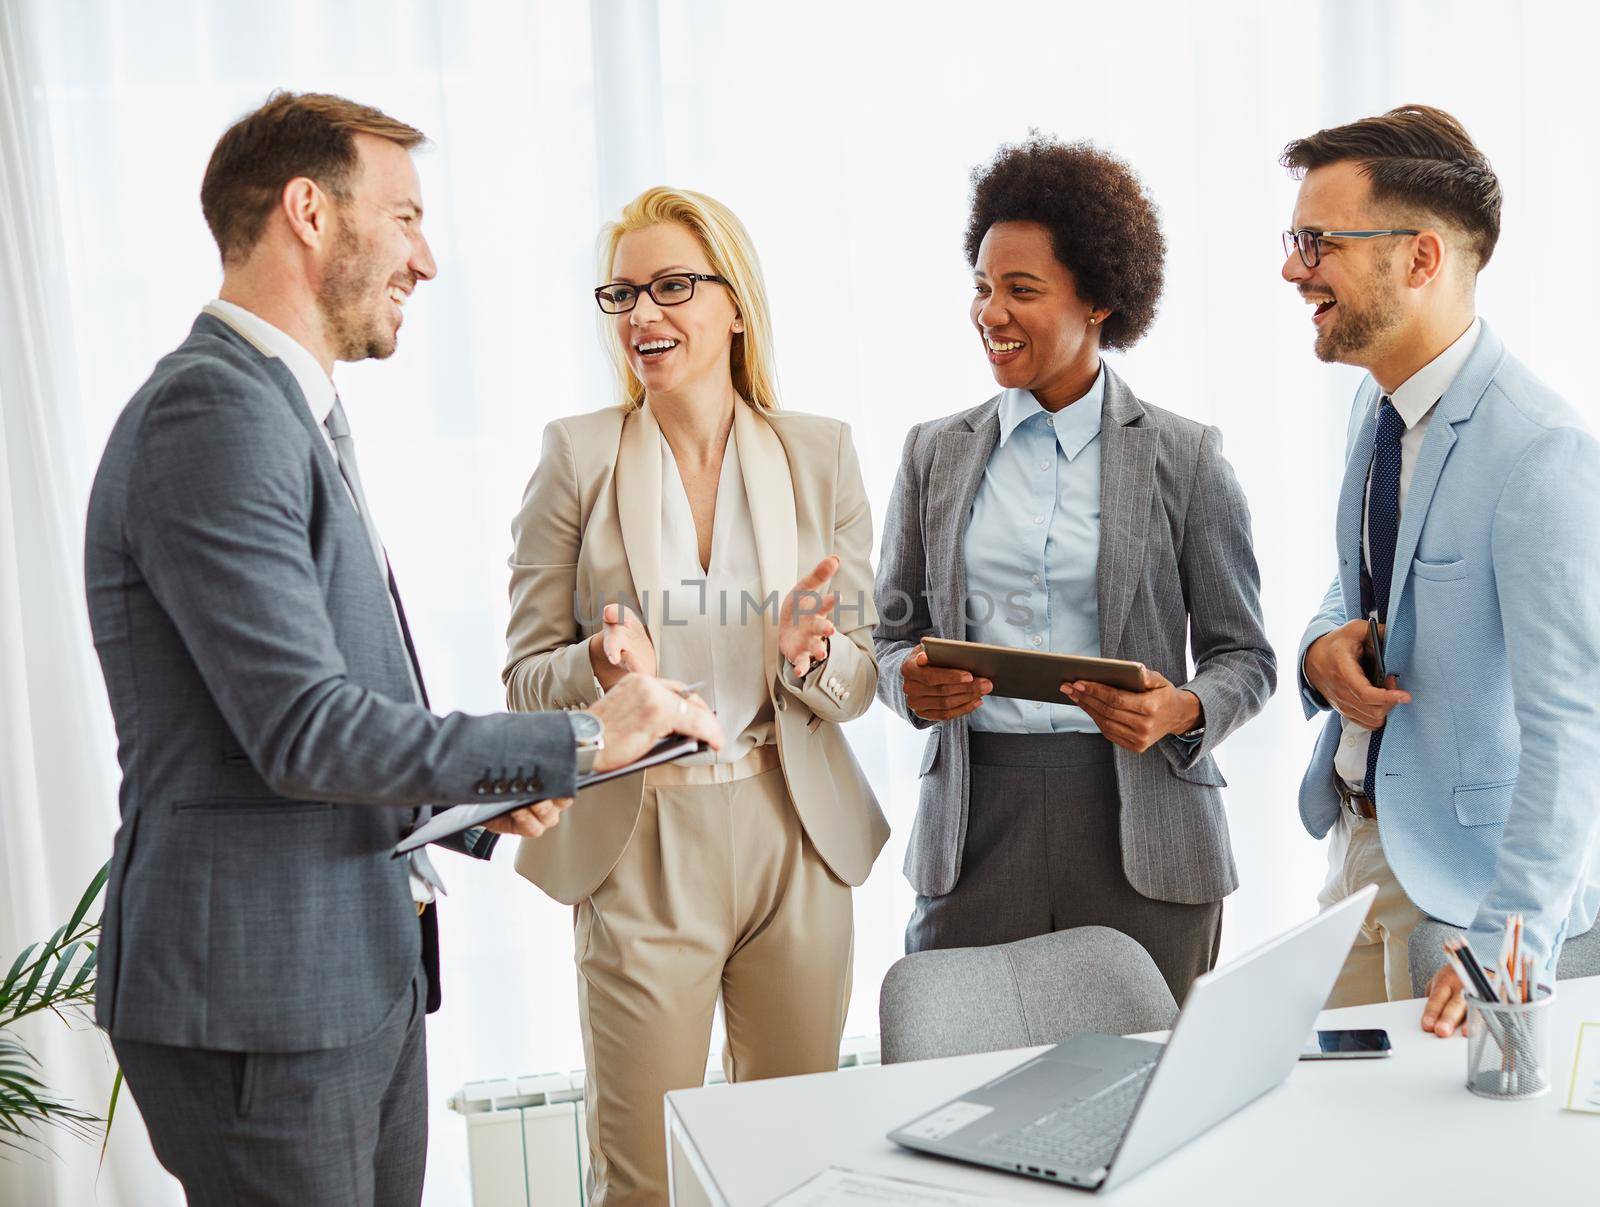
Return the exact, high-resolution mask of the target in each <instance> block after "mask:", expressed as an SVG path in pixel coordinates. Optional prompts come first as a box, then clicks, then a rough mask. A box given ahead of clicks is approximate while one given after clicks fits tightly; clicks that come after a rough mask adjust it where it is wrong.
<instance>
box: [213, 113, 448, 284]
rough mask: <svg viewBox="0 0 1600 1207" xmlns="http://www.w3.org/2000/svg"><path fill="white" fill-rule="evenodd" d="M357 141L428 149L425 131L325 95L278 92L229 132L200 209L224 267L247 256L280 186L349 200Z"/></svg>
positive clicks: (218, 148)
mask: <svg viewBox="0 0 1600 1207" xmlns="http://www.w3.org/2000/svg"><path fill="white" fill-rule="evenodd" d="M357 134H375V135H377V136H378V137H379V138H387V139H388V140H389V141H390V142H393V143H399V144H400V145H401V146H402V147H404V148H405V149H406V150H408V151H409V150H411V149H412V148H414V147H418V146H421V145H422V144H423V143H425V142H427V136H426V135H424V134H423V133H422V131H421V130H418V129H416V128H415V127H412V126H408V125H406V124H405V123H404V122H402V121H396V120H395V119H394V118H392V117H390V116H389V115H388V114H387V113H384V112H383V111H382V110H380V109H374V108H373V107H372V106H371V105H361V104H357V103H356V102H355V101H350V100H346V99H345V98H344V97H342V96H332V95H330V94H329V93H326V92H298V93H297V92H283V91H278V92H274V93H273V94H272V95H271V96H269V97H267V101H266V104H264V105H262V106H261V108H259V109H257V110H255V111H254V112H253V113H247V114H245V115H244V116H243V117H241V118H240V119H239V120H238V121H236V122H234V123H233V125H231V126H229V127H228V130H227V133H225V134H224V135H223V136H222V137H221V138H220V139H218V140H217V146H216V150H214V151H212V152H211V162H210V163H209V164H207V165H206V175H205V180H204V181H202V182H201V185H200V209H201V211H202V212H203V213H204V214H205V216H206V225H207V226H209V227H210V228H211V236H212V238H214V239H215V240H216V241H217V249H218V250H219V251H220V252H221V253H222V262H223V264H224V265H227V264H231V263H237V262H239V261H242V260H244V259H246V258H248V257H249V255H250V253H251V251H252V250H254V248H255V245H256V243H257V242H259V241H260V239H261V231H262V228H263V227H265V226H266V222H267V216H268V215H269V214H271V213H272V207H273V206H275V205H277V204H278V198H279V197H280V196H281V195H282V193H283V186H284V185H286V184H288V183H289V182H290V181H291V180H293V179H295V178H296V177H298V176H305V177H308V178H310V179H311V180H314V181H316V182H317V184H319V185H320V186H321V187H322V188H324V189H326V190H327V191H328V193H330V194H331V195H332V196H333V198H334V199H335V200H336V201H340V202H344V201H349V200H350V177H351V173H352V172H353V171H354V170H355V167H356V164H357V163H358V162H359V155H358V153H357V151H356V141H355V136H356V135H357Z"/></svg>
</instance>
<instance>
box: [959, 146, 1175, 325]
mask: <svg viewBox="0 0 1600 1207" xmlns="http://www.w3.org/2000/svg"><path fill="white" fill-rule="evenodd" d="M998 222H1037V223H1038V224H1039V225H1040V226H1042V227H1044V228H1045V229H1046V230H1047V231H1049V232H1050V245H1051V248H1052V249H1053V250H1054V252H1055V256H1056V259H1057V260H1058V261H1060V263H1061V264H1062V265H1063V266H1064V267H1065V268H1066V269H1067V271H1068V272H1070V273H1071V274H1072V280H1073V284H1074V286H1075V287H1076V288H1077V291H1078V297H1079V298H1081V299H1082V300H1083V301H1085V302H1087V303H1089V305H1091V306H1096V307H1101V306H1103V307H1104V308H1105V309H1107V310H1109V311H1111V313H1110V314H1109V315H1107V316H1106V321H1105V324H1104V325H1103V326H1102V327H1101V328H1100V343H1101V345H1102V346H1103V347H1106V348H1131V347H1133V345H1134V344H1136V343H1138V342H1139V339H1140V337H1141V336H1143V335H1144V333H1145V332H1146V331H1147V330H1149V328H1150V324H1151V323H1152V322H1154V321H1155V317H1156V307H1157V305H1158V304H1159V303H1160V301H1161V285H1162V278H1163V266H1164V263H1165V260H1166V253H1167V244H1166V240H1165V239H1163V238H1162V237H1161V221H1160V218H1159V216H1158V215H1157V213H1156V207H1155V204H1154V203H1153V202H1152V201H1151V200H1150V198H1149V196H1148V195H1147V194H1146V193H1145V191H1144V186H1143V185H1141V184H1140V183H1139V178H1138V177H1137V176H1135V175H1134V173H1133V169H1132V168H1130V167H1129V166H1128V165H1127V164H1125V163H1123V162H1122V160H1120V159H1118V158H1117V157H1116V156H1115V155H1112V154H1111V153H1110V152H1109V151H1102V150H1101V149H1100V148H1099V147H1096V146H1095V145H1093V144H1092V143H1087V142H1071V143H1063V142H1058V141H1057V140H1055V139H1053V138H1049V137H1047V136H1046V135H1043V134H1040V133H1039V131H1037V130H1032V131H1029V133H1028V137H1027V139H1026V140H1025V141H1023V142H1020V143H1012V144H1007V145H1004V146H1002V147H1001V148H1000V150H999V151H998V152H997V153H996V154H995V157H994V159H993V160H991V161H990V162H989V163H988V164H987V165H985V166H983V167H981V168H978V169H976V170H974V171H973V173H972V212H971V213H970V214H969V215H968V217H967V236H966V253H967V263H968V264H977V262H978V248H979V246H980V245H982V243H983V237H984V235H986V234H988V233H989V228H990V227H991V226H994V225H995V224H996V223H998Z"/></svg>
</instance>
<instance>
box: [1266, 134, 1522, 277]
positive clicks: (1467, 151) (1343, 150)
mask: <svg viewBox="0 0 1600 1207" xmlns="http://www.w3.org/2000/svg"><path fill="white" fill-rule="evenodd" d="M1350 161H1354V162H1356V163H1358V164H1360V165H1361V171H1362V172H1363V174H1365V176H1366V177H1367V179H1368V180H1369V181H1371V182H1372V198H1373V200H1374V201H1377V202H1380V203H1383V202H1390V203H1394V204H1397V205H1400V206H1411V207H1415V208H1416V209H1418V210H1421V211H1423V212H1424V213H1427V214H1429V215H1431V216H1433V217H1435V218H1442V219H1444V220H1445V221H1446V222H1449V223H1451V224H1453V225H1455V226H1458V227H1460V228H1461V229H1462V230H1464V231H1465V232H1466V233H1467V235H1468V237H1469V238H1470V239H1471V242H1472V251H1473V253H1474V254H1475V255H1476V256H1477V258H1478V269H1479V270H1480V271H1481V270H1482V268H1483V266H1484V265H1485V264H1487V263H1488V262H1489V257H1490V256H1491V255H1493V254H1494V246H1495V244H1496V243H1497V242H1499V240H1500V201H1501V197H1500V178H1499V177H1498V176H1496V175H1495V174H1494V169H1493V168H1492V167H1490V166H1489V160H1488V157H1487V156H1485V155H1484V153H1483V152H1482V151H1480V150H1478V148H1477V146H1476V145H1475V144H1474V143H1473V141H1472V139H1471V138H1470V137H1469V136H1468V135H1467V131H1466V128H1465V127H1463V126H1462V124H1461V123H1460V122H1459V121H1457V120H1456V119H1455V118H1454V117H1452V116H1451V115H1450V114H1448V113H1446V112H1445V111H1444V110H1443V109H1436V108H1434V107H1433V106H1432V105H1401V106H1400V107H1399V108H1398V109H1391V110H1389V112H1387V113H1385V114H1383V115H1382V116H1381V117H1364V118H1362V119H1361V120H1360V121H1357V122H1350V123H1349V124H1348V125H1344V126H1331V127H1329V128H1328V129H1326V130H1318V131H1317V132H1316V133H1315V134H1313V135H1310V136H1309V137H1307V138H1297V139H1295V140H1294V141H1293V142H1292V143H1290V144H1289V145H1288V146H1287V147H1285V148H1284V149H1283V156H1282V158H1281V160H1280V162H1281V163H1282V164H1283V166H1284V167H1286V168H1288V169H1289V170H1290V171H1291V172H1293V173H1294V174H1295V176H1296V177H1301V176H1304V175H1305V174H1306V173H1307V172H1309V171H1311V170H1312V169H1313V168H1323V167H1327V166H1328V165H1329V164H1335V163H1345V162H1350Z"/></svg>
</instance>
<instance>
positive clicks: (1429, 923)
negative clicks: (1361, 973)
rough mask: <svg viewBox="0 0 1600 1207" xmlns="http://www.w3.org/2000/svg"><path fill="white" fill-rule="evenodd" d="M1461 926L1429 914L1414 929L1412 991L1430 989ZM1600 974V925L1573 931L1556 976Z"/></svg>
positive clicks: (1560, 978) (1563, 978) (1409, 954)
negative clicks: (1447, 944) (1448, 943)
mask: <svg viewBox="0 0 1600 1207" xmlns="http://www.w3.org/2000/svg"><path fill="white" fill-rule="evenodd" d="M1461 933H1462V932H1461V928H1460V927H1458V926H1451V925H1450V924H1449V923H1448V922H1440V921H1439V920H1438V919H1437V918H1429V919H1427V920H1426V921H1425V922H1423V923H1421V924H1420V925H1419V926H1418V927H1417V929H1416V930H1414V931H1412V932H1411V941H1410V943H1409V944H1408V947H1409V951H1408V952H1407V958H1408V960H1409V961H1410V964H1411V992H1412V993H1414V994H1415V995H1416V996H1417V997H1422V996H1424V995H1425V994H1426V993H1427V992H1428V982H1430V981H1431V980H1433V974H1434V973H1436V972H1438V971H1439V969H1441V968H1442V967H1444V941H1445V940H1446V939H1448V938H1450V937H1451V936H1452V935H1459V934H1461ZM1580 976H1600V926H1594V927H1591V928H1590V929H1589V930H1586V931H1584V933H1583V934H1581V935H1573V936H1572V937H1571V938H1570V939H1568V940H1567V941H1566V943H1564V944H1563V945H1562V947H1561V958H1560V959H1559V960H1557V961H1556V980H1558V981H1566V980H1571V979H1572V978H1573V977H1580Z"/></svg>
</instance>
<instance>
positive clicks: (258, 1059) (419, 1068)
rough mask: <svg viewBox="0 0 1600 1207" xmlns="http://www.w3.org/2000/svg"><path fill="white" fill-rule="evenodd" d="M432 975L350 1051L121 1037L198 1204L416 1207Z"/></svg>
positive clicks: (164, 1157) (178, 1172)
mask: <svg viewBox="0 0 1600 1207" xmlns="http://www.w3.org/2000/svg"><path fill="white" fill-rule="evenodd" d="M426 995H427V985H426V981H425V979H424V977H423V974H422V972H421V969H420V968H419V969H418V972H417V976H416V977H415V978H414V979H413V981H412V983H411V986H410V987H409V988H408V989H407V990H406V991H405V992H404V993H402V994H401V995H400V997H399V999H398V1000H397V1001H396V1002H395V1004H394V1008H393V1009H392V1010H390V1012H389V1014H388V1016H387V1017H386V1018H385V1019H384V1021H383V1023H382V1024H381V1025H380V1026H379V1027H378V1029H377V1030H376V1031H375V1032H373V1033H372V1034H371V1035H370V1036H368V1037H367V1038H366V1039H364V1040H362V1041H361V1042H360V1043H358V1044H353V1045H352V1046H350V1047H348V1048H330V1049H327V1050H324V1051H319V1052H219V1051H211V1050H207V1049H202V1048H176V1047H169V1046H167V1045H165V1044H147V1043H139V1042H136V1041H133V1040H126V1039H116V1038H113V1039H112V1041H111V1046H112V1048H113V1049H114V1050H115V1051H116V1054H117V1059H118V1060H119V1061H121V1062H122V1070H123V1075H124V1077H125V1078H126V1080H127V1085H128V1089H129V1090H131V1091H132V1093H133V1097H134V1101H135V1102H137V1103H138V1104H139V1110H140V1112H141V1113H142V1114H143V1115H144V1120H145V1124H146V1125H147V1126H148V1128H149V1129H150V1142H151V1144H152V1146H153V1147H154V1148H155V1151H156V1157H157V1158H158V1159H159V1160H160V1161H161V1164H162V1165H164V1166H166V1168H167V1170H168V1171H169V1172H170V1173H171V1174H172V1175H173V1176H174V1177H176V1178H177V1179H178V1181H179V1182H181V1183H182V1184H183V1190H184V1194H185V1195H186V1196H187V1197H188V1200H189V1203H190V1207H212V1205H213V1204H218V1205H221V1207H369V1205H370V1207H416V1204H418V1203H420V1202H421V1201H422V1171H423V1165H424V1162H425V1160H426V1157H427V1149H428V1103H427V1081H428V1075H427V1054H426V1050H425V1045H424V1032H423V1014H424V1006H425V1001H426Z"/></svg>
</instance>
